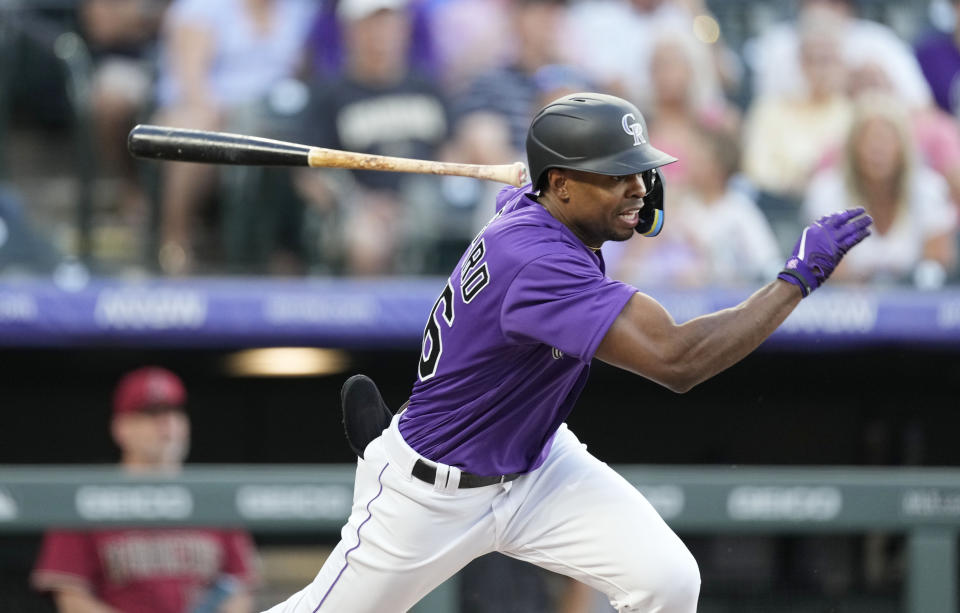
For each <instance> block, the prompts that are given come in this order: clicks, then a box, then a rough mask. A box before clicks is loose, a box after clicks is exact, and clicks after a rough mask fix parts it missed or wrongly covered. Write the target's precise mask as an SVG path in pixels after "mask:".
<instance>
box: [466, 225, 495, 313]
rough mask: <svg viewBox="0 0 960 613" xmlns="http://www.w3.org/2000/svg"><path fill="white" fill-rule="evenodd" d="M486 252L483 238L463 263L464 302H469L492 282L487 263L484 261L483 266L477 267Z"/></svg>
mask: <svg viewBox="0 0 960 613" xmlns="http://www.w3.org/2000/svg"><path fill="white" fill-rule="evenodd" d="M485 254H486V247H485V246H484V243H483V239H482V238H481V239H480V242H478V243H477V244H476V245H475V246H474V248H473V250H472V251H471V252H470V255H469V256H468V257H467V261H466V262H464V263H463V267H462V269H461V270H460V297H461V298H462V299H463V302H464V303H468V304H469V302H470V301H471V300H473V299H474V298H476V297H477V294H479V293H480V292H481V290H483V288H485V287H486V286H487V285H489V284H490V270H489V269H488V268H487V263H486V262H483V266H480V267H479V268H477V265H478V264H480V262H482V261H483V256H484V255H485Z"/></svg>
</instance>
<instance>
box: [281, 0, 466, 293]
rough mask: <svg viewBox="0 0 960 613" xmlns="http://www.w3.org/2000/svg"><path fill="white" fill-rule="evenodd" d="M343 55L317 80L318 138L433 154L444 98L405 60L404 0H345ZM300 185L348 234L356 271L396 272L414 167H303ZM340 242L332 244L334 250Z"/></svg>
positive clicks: (348, 260)
mask: <svg viewBox="0 0 960 613" xmlns="http://www.w3.org/2000/svg"><path fill="white" fill-rule="evenodd" d="M337 14H338V18H339V19H340V21H341V26H342V29H343V32H344V45H345V46H344V50H345V52H346V60H345V61H346V63H345V68H344V72H343V73H342V74H341V75H339V76H336V77H332V78H329V79H322V80H320V81H318V82H315V83H313V84H312V90H313V96H312V101H311V105H310V107H309V109H308V112H307V113H306V117H305V128H304V130H305V132H306V134H307V135H308V138H309V140H310V142H311V143H312V144H315V145H319V146H325V147H331V148H335V149H346V150H349V151H359V152H363V153H374V154H378V155H390V156H399V157H408V158H421V159H436V156H437V153H438V150H439V147H440V146H441V145H442V144H443V143H444V141H445V140H446V138H447V134H448V130H449V128H448V124H449V121H448V118H447V106H448V105H447V102H446V99H445V97H444V95H443V94H442V92H441V91H440V88H439V86H438V85H437V84H436V82H435V81H433V80H431V79H430V78H428V77H425V76H423V75H420V74H418V73H416V72H414V71H413V70H412V69H411V68H410V66H409V64H408V62H407V58H408V54H407V49H408V47H409V45H410V44H411V38H410V13H409V6H408V4H407V2H406V1H405V0H340V2H339V3H338V4H337ZM296 179H297V184H298V187H299V190H300V192H301V193H302V194H303V195H304V196H305V197H306V199H307V201H308V202H309V203H310V204H311V205H312V208H313V212H314V214H323V215H325V216H326V217H327V219H328V221H329V223H328V224H327V225H328V226H335V227H336V228H337V229H338V232H337V234H339V238H340V239H341V240H342V245H341V246H340V247H341V248H340V251H342V258H343V262H342V267H343V269H344V270H345V272H347V273H348V274H351V275H381V274H388V273H393V272H399V271H400V270H401V269H402V266H401V264H402V262H400V261H399V260H398V255H399V254H400V253H401V252H402V250H403V248H404V242H405V237H404V236H403V235H402V234H403V233H402V232H400V231H399V229H400V227H401V226H402V223H403V220H404V217H405V208H406V204H405V201H404V199H403V196H402V193H403V190H404V185H405V183H407V182H408V181H409V180H411V176H410V175H403V174H399V173H386V172H376V171H352V172H342V173H336V172H334V171H325V172H322V171H317V170H312V171H306V172H303V173H298V174H297V177H296ZM336 251H337V249H332V250H331V252H330V253H331V256H332V257H336V256H335V255H333V254H334V253H335V252H336Z"/></svg>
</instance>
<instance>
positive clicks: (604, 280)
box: [500, 252, 637, 362]
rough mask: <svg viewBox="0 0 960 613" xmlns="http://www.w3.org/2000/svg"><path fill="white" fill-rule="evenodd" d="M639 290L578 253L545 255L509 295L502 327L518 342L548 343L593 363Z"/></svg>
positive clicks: (514, 284) (518, 279)
mask: <svg viewBox="0 0 960 613" xmlns="http://www.w3.org/2000/svg"><path fill="white" fill-rule="evenodd" d="M636 291H637V290H636V289H635V288H633V287H631V286H629V285H627V284H625V283H621V282H619V281H614V280H612V279H610V278H608V277H606V276H605V275H604V274H603V273H602V272H601V271H600V269H599V268H598V267H597V265H596V263H594V262H591V261H589V260H588V259H587V258H586V257H583V256H581V255H580V254H578V253H575V252H569V253H554V254H549V255H545V256H542V257H539V258H537V259H535V260H533V261H531V262H530V263H528V264H526V265H525V266H524V267H523V268H522V269H521V270H520V272H519V273H518V274H517V276H516V277H514V279H513V281H512V283H511V284H510V287H509V288H508V289H507V291H506V293H505V294H504V301H503V304H502V306H501V310H500V326H501V330H502V331H503V333H504V335H505V336H506V337H507V338H508V339H510V340H512V341H513V342H516V343H543V344H545V345H549V346H550V347H555V348H557V349H559V350H560V351H562V352H563V353H565V354H566V355H569V356H572V357H576V358H577V359H579V360H580V361H582V362H589V361H590V360H592V359H593V355H594V353H596V351H597V347H598V346H599V345H600V341H601V340H603V337H604V335H605V334H606V333H607V330H608V329H609V328H610V325H611V324H612V323H613V321H614V320H615V319H616V318H617V316H618V315H619V314H620V312H621V311H622V310H623V307H624V306H626V304H627V301H628V300H630V298H631V297H632V296H633V295H634V294H635V293H636Z"/></svg>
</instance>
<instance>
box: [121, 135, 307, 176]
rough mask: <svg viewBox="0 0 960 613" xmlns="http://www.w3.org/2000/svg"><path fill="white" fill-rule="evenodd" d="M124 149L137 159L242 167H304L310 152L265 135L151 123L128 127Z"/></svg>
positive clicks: (303, 147) (304, 148)
mask: <svg viewBox="0 0 960 613" xmlns="http://www.w3.org/2000/svg"><path fill="white" fill-rule="evenodd" d="M127 149H128V150H129V151H130V153H131V154H132V155H134V156H135V157H140V158H151V159H155V160H172V161H177V162H201V163H206V164H233V165H243V166H308V165H309V162H308V156H309V153H310V147H307V146H306V145H299V144H295V143H287V142H283V141H278V140H272V139H269V138H259V137H256V136H245V135H242V134H228V133H226V132H208V131H204V130H187V129H183V128H170V127H165V126H152V125H138V126H137V127H135V128H134V129H133V130H131V131H130V135H129V136H128V137H127Z"/></svg>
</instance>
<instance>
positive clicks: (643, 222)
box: [636, 168, 664, 238]
mask: <svg viewBox="0 0 960 613" xmlns="http://www.w3.org/2000/svg"><path fill="white" fill-rule="evenodd" d="M643 182H644V184H645V185H646V188H647V195H646V196H644V197H643V208H642V209H640V221H639V222H638V223H637V228H636V230H637V233H638V234H640V235H641V236H647V237H651V238H652V237H654V236H656V235H657V234H660V230H662V229H663V217H664V211H663V190H664V186H663V175H662V174H661V173H660V171H659V170H658V169H656V168H654V169H653V170H648V171H646V172H644V173H643Z"/></svg>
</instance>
